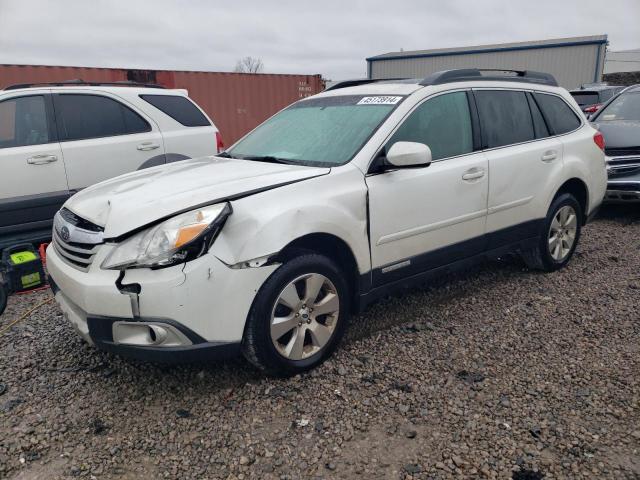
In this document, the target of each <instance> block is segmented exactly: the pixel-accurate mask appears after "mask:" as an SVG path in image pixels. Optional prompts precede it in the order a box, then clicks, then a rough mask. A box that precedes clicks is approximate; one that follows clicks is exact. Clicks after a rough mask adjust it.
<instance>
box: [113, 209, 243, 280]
mask: <svg viewBox="0 0 640 480" xmlns="http://www.w3.org/2000/svg"><path fill="white" fill-rule="evenodd" d="M231 211H232V210H231V205H230V204H229V203H220V204H217V205H212V206H209V207H202V208H198V209H196V210H191V211H190V212H186V213H182V214H180V215H176V216H175V217H173V218H170V219H169V220H165V221H164V222H162V223H159V224H158V225H155V226H153V227H151V228H149V229H147V230H143V231H142V232H139V233H137V234H135V235H133V236H132V237H130V238H128V239H127V240H125V241H124V242H122V243H121V244H119V245H118V246H117V247H116V248H115V249H114V250H113V251H112V252H111V254H110V255H109V256H108V257H107V258H106V259H105V260H104V262H102V268H106V269H113V270H120V269H123V268H143V267H147V268H161V267H168V266H170V265H175V264H177V263H182V262H186V261H188V260H193V259H194V258H198V257H199V256H201V255H204V254H205V253H207V251H208V250H209V247H210V246H211V244H212V243H213V241H214V240H215V238H216V236H217V235H218V233H219V232H220V229H221V228H222V226H223V225H224V222H225V220H226V219H227V217H228V216H229V215H230V214H231Z"/></svg>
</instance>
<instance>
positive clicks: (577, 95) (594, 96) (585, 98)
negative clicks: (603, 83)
mask: <svg viewBox="0 0 640 480" xmlns="http://www.w3.org/2000/svg"><path fill="white" fill-rule="evenodd" d="M571 96H572V97H573V98H574V99H575V100H576V102H577V103H578V105H580V106H581V107H584V106H586V105H593V104H595V103H600V97H599V96H598V92H571Z"/></svg>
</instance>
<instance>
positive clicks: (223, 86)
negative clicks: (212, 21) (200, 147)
mask: <svg viewBox="0 0 640 480" xmlns="http://www.w3.org/2000/svg"><path fill="white" fill-rule="evenodd" d="M72 79H82V80H84V81H88V82H119V81H126V80H130V81H136V82H146V83H157V84H160V85H163V86H165V87H167V88H184V89H186V90H188V91H189V96H190V97H191V98H192V99H194V100H195V101H196V103H198V105H200V106H201V107H202V108H203V109H204V111H205V112H207V114H208V115H209V116H210V117H211V119H212V120H213V121H214V122H215V124H216V126H217V127H218V129H219V130H220V132H221V134H222V138H223V139H224V141H225V145H230V144H232V143H233V142H235V141H236V140H238V139H239V138H240V137H241V136H242V135H244V134H245V133H247V132H248V131H250V130H251V129H253V128H254V127H255V126H257V125H258V124H260V123H261V122H263V121H264V120H265V119H267V118H269V117H270V116H271V115H273V114H274V113H276V112H277V111H278V110H281V109H282V108H284V107H286V106H287V105H289V104H291V103H293V102H295V101H297V100H299V99H301V98H304V97H308V96H310V95H315V94H316V93H319V92H320V91H322V90H323V88H324V83H323V81H322V78H321V76H320V75H288V74H270V73H258V74H251V73H226V72H191V71H171V70H131V69H129V70H127V69H120V68H91V67H53V66H41V65H37V66H31V65H0V88H4V87H6V86H8V85H13V84H17V83H38V82H61V81H64V80H72Z"/></svg>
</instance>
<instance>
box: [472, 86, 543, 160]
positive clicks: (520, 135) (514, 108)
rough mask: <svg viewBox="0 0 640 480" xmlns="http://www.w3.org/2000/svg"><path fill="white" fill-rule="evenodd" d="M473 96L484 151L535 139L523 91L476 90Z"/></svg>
mask: <svg viewBox="0 0 640 480" xmlns="http://www.w3.org/2000/svg"><path fill="white" fill-rule="evenodd" d="M475 96H476V103H477V105H478V114H479V116H480V123H481V130H482V136H483V143H484V145H485V147H486V148H495V147H502V146H505V145H512V144H514V143H521V142H527V141H529V140H533V139H534V138H535V132H534V128H533V120H532V118H531V111H530V110H529V105H528V103H527V97H526V95H525V93H524V92H514V91H508V90H476V91H475Z"/></svg>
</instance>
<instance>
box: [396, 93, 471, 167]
mask: <svg viewBox="0 0 640 480" xmlns="http://www.w3.org/2000/svg"><path fill="white" fill-rule="evenodd" d="M396 142H418V143H424V144H426V145H428V146H429V148H430V149H431V156H432V158H433V159H434V160H438V159H440V158H447V157H454V156H456V155H462V154H465V153H469V152H472V151H473V130H472V128H471V115H470V112H469V101H468V100H467V94H466V93H465V92H453V93H447V94H444V95H439V96H437V97H435V98H432V99H430V100H427V101H426V102H424V103H423V104H422V105H420V106H419V107H418V108H417V109H416V110H414V111H413V113H411V115H410V116H409V117H408V118H407V119H406V120H405V122H404V123H403V124H402V125H401V126H400V128H398V130H397V131H396V132H395V133H394V134H393V136H392V137H391V140H389V142H388V143H387V147H388V148H389V147H391V146H392V145H393V144H394V143H396Z"/></svg>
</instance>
